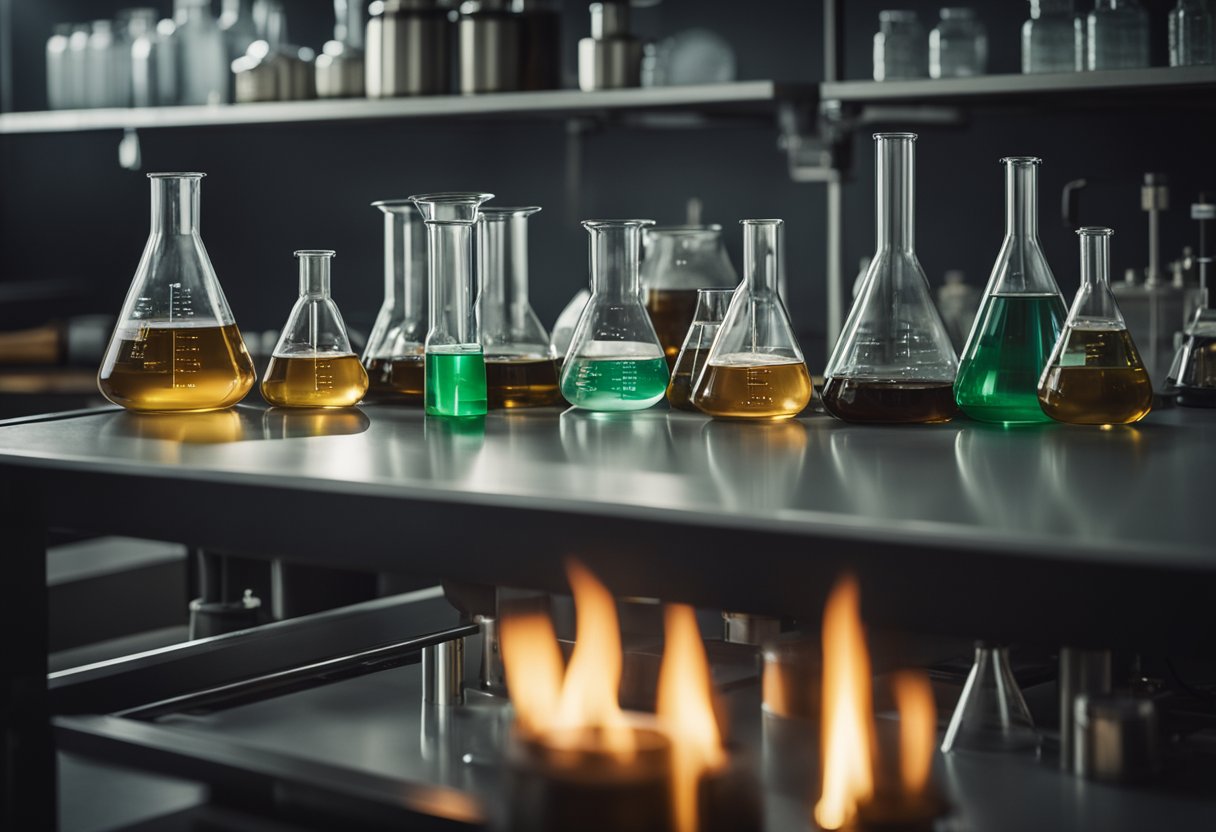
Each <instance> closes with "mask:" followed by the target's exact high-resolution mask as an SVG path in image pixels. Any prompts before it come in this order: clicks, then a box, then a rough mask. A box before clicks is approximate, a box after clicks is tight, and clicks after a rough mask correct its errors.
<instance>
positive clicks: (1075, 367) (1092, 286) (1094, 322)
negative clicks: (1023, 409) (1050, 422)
mask: <svg viewBox="0 0 1216 832" xmlns="http://www.w3.org/2000/svg"><path fill="white" fill-rule="evenodd" d="M1114 233H1115V232H1113V231H1111V230H1110V229H1109V228H1092V227H1090V228H1081V229H1078V230H1077V234H1078V236H1080V238H1081V288H1080V289H1078V290H1077V297H1076V299H1075V300H1074V301H1073V302H1072V308H1071V309H1070V310H1068V320H1066V321H1065V322H1064V332H1063V334H1061V335H1060V340H1059V341H1057V342H1056V346H1055V349H1053V350H1052V352H1051V358H1050V359H1048V361H1047V368H1046V369H1045V370H1044V371H1043V377H1042V379H1041V380H1040V381H1039V404H1041V405H1042V406H1043V412H1044V413H1046V414H1047V415H1048V416H1050V417H1051V418H1053V419H1055V420H1056V421H1059V422H1071V423H1072V424H1075V425H1130V424H1131V423H1132V422H1139V421H1140V420H1141V419H1143V418H1144V417H1145V416H1146V415H1148V412H1149V410H1151V409H1152V407H1153V384H1152V381H1151V380H1150V379H1149V377H1148V371H1147V370H1145V369H1144V362H1143V361H1141V360H1140V352H1139V351H1138V350H1137V349H1136V344H1135V342H1133V341H1132V336H1131V333H1129V332H1128V331H1127V324H1126V323H1125V322H1124V320H1123V313H1121V312H1120V311H1119V304H1118V303H1116V302H1115V295H1114V293H1113V292H1112V291H1111V290H1110V238H1111V235H1112V234H1114Z"/></svg>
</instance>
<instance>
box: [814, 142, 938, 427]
mask: <svg viewBox="0 0 1216 832" xmlns="http://www.w3.org/2000/svg"><path fill="white" fill-rule="evenodd" d="M874 140H875V143H876V145H877V147H876V171H877V181H876V195H877V203H876V205H877V235H876V236H877V251H876V253H875V255H874V258H873V259H872V260H871V262H870V269H869V271H868V272H867V273H866V277H865V281H864V282H863V283H862V286H861V289H860V291H859V292H858V295H857V298H856V300H855V301H854V302H853V308H852V310H851V311H850V312H849V317H848V320H847V321H845V325H844V329H843V331H842V332H841V333H840V337H839V339H838V340H837V341H836V347H835V349H833V350H832V356H831V358H830V359H828V366H827V369H826V370H825V371H824V376H825V382H824V388H823V406H824V407H825V408H826V409H827V411H828V412H829V413H831V414H832V415H833V416H835V417H836V418H838V419H843V420H845V421H846V422H862V423H886V424H900V423H925V422H946V421H949V420H950V419H951V418H953V417H954V415H955V414H956V413H957V406H956V405H955V402H954V378H955V375H956V373H957V372H958V358H957V356H956V355H955V353H954V346H953V345H952V344H951V343H950V335H949V333H948V332H947V330H946V326H945V324H944V323H943V322H942V319H941V315H940V314H938V311H937V307H936V306H934V304H933V298H932V296H931V294H930V292H929V281H928V280H927V279H926V278H925V273H924V270H923V269H922V268H921V265H920V261H919V260H918V259H917V257H916V251H915V248H914V243H915V233H914V231H915V229H914V225H913V207H914V191H913V189H914V181H915V180H914V176H913V163H914V162H913V152H912V151H913V145H914V143H915V141H916V136H915V135H914V134H912V133H876V134H875V135H874Z"/></svg>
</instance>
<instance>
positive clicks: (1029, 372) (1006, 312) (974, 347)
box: [954, 156, 1067, 424]
mask: <svg viewBox="0 0 1216 832" xmlns="http://www.w3.org/2000/svg"><path fill="white" fill-rule="evenodd" d="M1041 161H1042V160H1040V159H1036V158H1033V157H1029V156H1016V157H1012V158H1008V159H1002V160H1001V164H1003V165H1004V166H1005V242H1004V244H1003V245H1002V246H1001V252H1000V254H998V255H997V258H996V265H995V266H993V268H992V277H990V278H989V279H988V288H987V289H986V290H985V292H984V301H983V304H982V306H981V308H980V313H979V314H978V315H977V316H976V319H975V324H974V325H973V326H972V328H971V335H970V337H969V338H968V339H967V345H966V346H965V347H964V348H963V357H962V358H961V359H960V360H959V366H958V378H957V379H956V380H955V382H954V399H955V401H956V402H957V403H958V406H959V408H960V409H962V411H963V412H964V413H966V414H967V415H968V416H970V417H971V418H972V419H978V420H979V421H982V422H1001V423H1004V424H1016V423H1019V422H1046V421H1048V418H1047V416H1046V414H1044V413H1043V409H1042V408H1041V407H1039V395H1038V386H1039V377H1040V376H1041V375H1042V374H1043V367H1044V366H1046V364H1047V356H1048V355H1050V354H1051V348H1052V347H1053V346H1055V343H1056V340H1057V339H1058V338H1059V337H1060V330H1061V329H1062V328H1063V326H1064V317H1065V315H1066V314H1067V310H1066V309H1065V307H1064V298H1063V297H1062V296H1061V295H1060V287H1059V286H1057V285H1056V281H1055V278H1054V277H1053V276H1052V274H1051V268H1050V267H1049V266H1048V265H1047V259H1046V258H1045V257H1044V256H1043V250H1042V248H1040V247H1039V209H1038V197H1037V192H1038V167H1039V164H1040V162H1041Z"/></svg>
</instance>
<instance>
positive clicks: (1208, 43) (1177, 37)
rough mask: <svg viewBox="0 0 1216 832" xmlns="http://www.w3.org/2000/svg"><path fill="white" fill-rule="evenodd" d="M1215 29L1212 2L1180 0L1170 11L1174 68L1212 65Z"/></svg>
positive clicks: (1171, 64)
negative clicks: (1213, 33)
mask: <svg viewBox="0 0 1216 832" xmlns="http://www.w3.org/2000/svg"><path fill="white" fill-rule="evenodd" d="M1213 28H1214V27H1213V23H1212V9H1211V5H1210V0H1178V5H1177V6H1175V7H1174V8H1173V10H1171V11H1170V66H1197V65H1200V64H1210V63H1212V62H1213V54H1212V53H1213V50H1214V49H1216V45H1214V44H1213V35H1212V32H1213Z"/></svg>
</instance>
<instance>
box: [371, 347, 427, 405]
mask: <svg viewBox="0 0 1216 832" xmlns="http://www.w3.org/2000/svg"><path fill="white" fill-rule="evenodd" d="M425 367H426V363H425V361H424V356H423V355H422V354H421V353H419V354H418V355H416V356H414V355H411V356H406V357H403V358H373V359H370V360H369V361H368V363H367V378H368V387H367V398H368V399H369V400H373V401H385V402H388V401H393V402H401V403H402V404H422V394H423V392H424V390H425V387H424V384H423V376H424V369H425Z"/></svg>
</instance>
